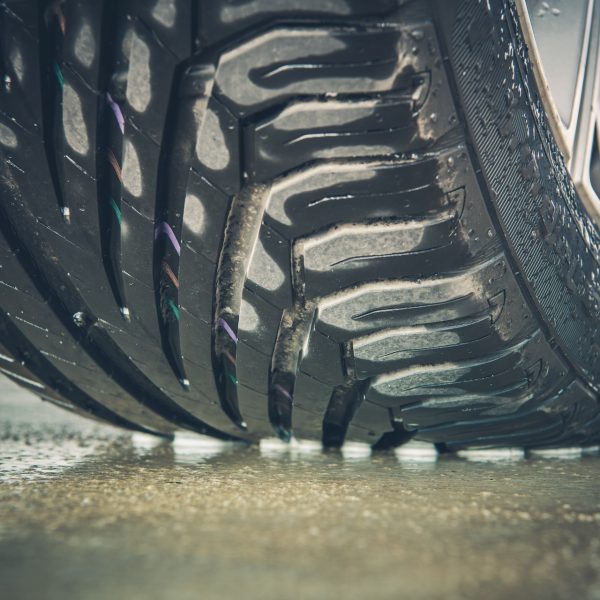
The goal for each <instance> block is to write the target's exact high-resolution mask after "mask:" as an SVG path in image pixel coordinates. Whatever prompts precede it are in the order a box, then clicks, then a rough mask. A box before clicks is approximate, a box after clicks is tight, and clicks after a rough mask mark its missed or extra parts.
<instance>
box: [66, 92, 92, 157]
mask: <svg viewBox="0 0 600 600" xmlns="http://www.w3.org/2000/svg"><path fill="white" fill-rule="evenodd" d="M62 118H63V128H64V131H65V138H66V140H67V144H69V146H70V147H71V148H72V149H73V150H74V151H75V152H77V154H81V155H86V154H87V153H88V152H89V150H90V143H89V137H88V131H87V125H86V123H85V119H84V117H83V109H82V106H81V99H80V98H79V94H78V93H77V92H76V91H75V90H74V89H73V88H72V87H71V86H70V85H69V84H68V83H65V85H64V87H63V114H62Z"/></svg>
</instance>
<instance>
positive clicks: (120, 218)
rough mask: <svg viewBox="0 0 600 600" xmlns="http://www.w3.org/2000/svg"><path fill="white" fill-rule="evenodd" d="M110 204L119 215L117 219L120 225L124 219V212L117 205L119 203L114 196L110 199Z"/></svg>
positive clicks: (116, 214)
mask: <svg viewBox="0 0 600 600" xmlns="http://www.w3.org/2000/svg"><path fill="white" fill-rule="evenodd" d="M110 205H111V206H112V209H113V210H114V211H115V216H116V217H117V221H119V225H120V224H121V222H122V221H123V213H122V212H121V209H120V208H119V207H118V206H117V203H116V202H115V201H114V200H113V199H112V198H111V199H110Z"/></svg>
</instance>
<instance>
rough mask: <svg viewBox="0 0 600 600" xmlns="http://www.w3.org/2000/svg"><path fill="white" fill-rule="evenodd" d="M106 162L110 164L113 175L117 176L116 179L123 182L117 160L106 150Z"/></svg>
mask: <svg viewBox="0 0 600 600" xmlns="http://www.w3.org/2000/svg"><path fill="white" fill-rule="evenodd" d="M108 162H110V164H111V165H112V168H113V169H114V171H115V175H116V176H117V179H118V180H119V181H123V174H122V173H121V167H120V166H119V163H118V161H117V158H116V157H115V155H114V153H113V151H112V150H110V149H109V150H108Z"/></svg>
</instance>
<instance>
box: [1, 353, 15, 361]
mask: <svg viewBox="0 0 600 600" xmlns="http://www.w3.org/2000/svg"><path fill="white" fill-rule="evenodd" d="M0 360H4V361H6V362H8V363H14V362H15V359H14V358H13V357H12V356H6V354H0Z"/></svg>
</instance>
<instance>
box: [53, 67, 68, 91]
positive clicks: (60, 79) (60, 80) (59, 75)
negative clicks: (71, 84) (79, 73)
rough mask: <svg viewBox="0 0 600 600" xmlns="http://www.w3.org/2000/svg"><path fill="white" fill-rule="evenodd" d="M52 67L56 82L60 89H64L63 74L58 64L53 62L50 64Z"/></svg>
mask: <svg viewBox="0 0 600 600" xmlns="http://www.w3.org/2000/svg"><path fill="white" fill-rule="evenodd" d="M52 65H53V67H54V74H55V75H56V79H57V80H58V83H59V85H60V87H61V89H62V88H63V87H64V85H65V78H64V76H63V73H62V71H61V68H60V66H59V64H58V63H57V62H56V61H54V62H53V63H52Z"/></svg>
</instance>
